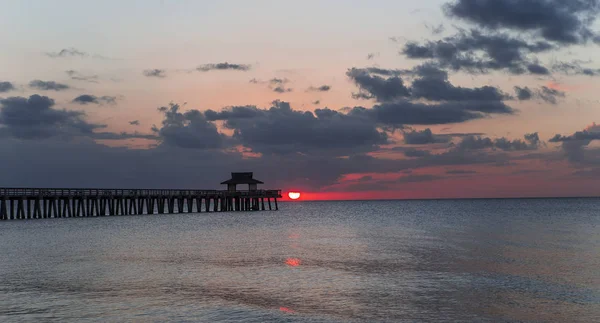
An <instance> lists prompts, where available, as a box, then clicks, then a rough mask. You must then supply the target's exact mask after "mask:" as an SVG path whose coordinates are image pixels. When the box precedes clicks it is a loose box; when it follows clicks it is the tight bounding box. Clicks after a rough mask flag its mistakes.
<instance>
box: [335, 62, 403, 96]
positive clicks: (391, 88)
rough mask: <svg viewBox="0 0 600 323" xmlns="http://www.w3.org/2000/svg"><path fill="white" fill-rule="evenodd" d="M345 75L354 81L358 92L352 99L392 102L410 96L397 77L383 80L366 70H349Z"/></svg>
mask: <svg viewBox="0 0 600 323" xmlns="http://www.w3.org/2000/svg"><path fill="white" fill-rule="evenodd" d="M346 75H347V76H348V77H349V78H350V79H351V80H352V81H354V83H355V84H356V85H357V86H358V88H359V90H360V92H359V93H355V94H353V97H354V98H360V99H376V100H377V101H378V102H386V101H393V100H395V99H398V98H403V97H408V96H410V91H409V89H408V88H407V87H406V85H404V81H403V80H402V79H401V78H400V77H398V76H394V77H390V78H387V79H385V78H383V77H381V76H378V75H371V74H370V72H369V71H368V70H365V69H359V68H351V69H349V70H348V71H347V72H346Z"/></svg>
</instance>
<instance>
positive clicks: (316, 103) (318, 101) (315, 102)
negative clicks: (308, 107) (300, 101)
mask: <svg viewBox="0 0 600 323" xmlns="http://www.w3.org/2000/svg"><path fill="white" fill-rule="evenodd" d="M312 104H314V105H319V104H321V101H320V100H315V101H313V102H312Z"/></svg>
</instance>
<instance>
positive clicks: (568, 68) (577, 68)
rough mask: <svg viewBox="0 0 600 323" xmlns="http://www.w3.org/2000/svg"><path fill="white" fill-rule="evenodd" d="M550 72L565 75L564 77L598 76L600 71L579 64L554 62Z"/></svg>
mask: <svg viewBox="0 0 600 323" xmlns="http://www.w3.org/2000/svg"><path fill="white" fill-rule="evenodd" d="M552 70H554V71H557V72H560V73H563V74H566V75H587V76H599V75H600V69H597V68H589V67H583V66H581V62H579V61H574V62H569V63H567V62H556V63H554V65H553V66H552Z"/></svg>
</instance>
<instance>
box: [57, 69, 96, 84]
mask: <svg viewBox="0 0 600 323" xmlns="http://www.w3.org/2000/svg"><path fill="white" fill-rule="evenodd" d="M65 73H67V75H69V77H70V78H71V79H72V80H76V81H86V82H91V83H98V75H84V74H81V73H79V72H77V71H75V70H68V71H65Z"/></svg>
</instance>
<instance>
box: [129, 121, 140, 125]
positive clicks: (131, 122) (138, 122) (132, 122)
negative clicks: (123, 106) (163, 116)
mask: <svg viewBox="0 0 600 323" xmlns="http://www.w3.org/2000/svg"><path fill="white" fill-rule="evenodd" d="M129 124H130V125H132V126H139V125H140V121H139V120H132V121H129Z"/></svg>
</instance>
